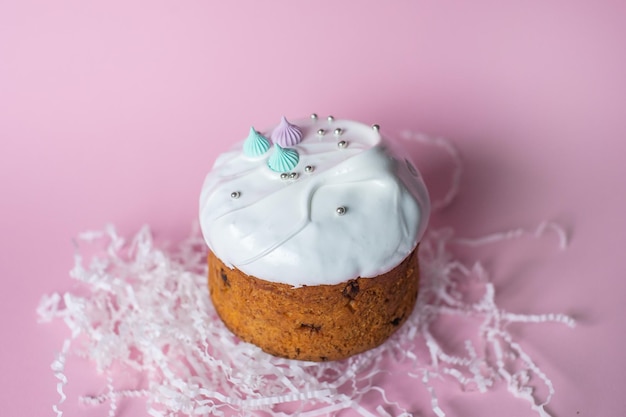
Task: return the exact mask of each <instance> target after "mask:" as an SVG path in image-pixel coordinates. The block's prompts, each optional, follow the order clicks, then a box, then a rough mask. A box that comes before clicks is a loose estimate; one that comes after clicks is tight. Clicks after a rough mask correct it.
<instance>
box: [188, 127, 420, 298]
mask: <svg viewBox="0 0 626 417" xmlns="http://www.w3.org/2000/svg"><path fill="white" fill-rule="evenodd" d="M270 139H271V140H270ZM272 142H273V144H272ZM396 146H397V145H396ZM429 212H430V203H429V198H428V193H427V191H426V187H425V185H424V182H423V181H422V179H421V177H420V175H419V172H418V171H417V169H416V168H415V166H414V165H413V164H412V162H411V161H410V160H409V159H407V158H406V156H405V155H404V154H403V153H401V151H399V150H397V149H395V146H394V145H393V144H392V143H391V142H389V141H388V140H387V139H386V138H384V137H383V136H382V135H381V134H380V131H379V128H378V126H377V125H374V126H372V127H370V126H367V125H364V124H362V123H359V122H354V121H350V120H336V119H334V118H333V117H332V116H329V117H328V118H324V119H322V118H318V117H317V116H316V115H312V116H311V118H310V119H304V120H298V121H295V122H293V123H292V122H290V121H288V120H287V119H285V118H284V117H283V119H282V120H281V122H280V124H278V125H277V126H276V127H274V128H273V129H269V130H267V131H257V130H256V129H254V127H252V128H250V132H249V135H248V137H247V138H246V139H245V140H244V141H243V142H241V143H239V144H237V145H236V146H235V147H234V148H233V149H232V150H231V151H229V152H226V153H224V154H222V155H220V156H219V157H218V159H217V160H216V162H215V165H214V167H213V170H212V171H211V172H210V173H209V174H208V176H207V177H206V180H205V182H204V186H203V188H202V193H201V196H200V225H201V228H202V233H203V235H204V238H205V240H206V242H207V244H208V245H209V248H210V249H211V251H213V252H214V253H215V255H216V256H217V257H219V258H220V259H221V260H222V261H223V262H224V263H225V264H226V265H228V266H230V267H236V268H238V269H239V270H241V271H243V272H245V273H246V274H248V275H253V276H255V277H257V278H261V279H264V280H267V281H271V282H278V283H285V284H289V285H293V286H295V287H299V286H303V285H322V284H328V285H333V284H338V283H341V282H344V281H347V280H350V279H353V278H357V277H363V278H369V277H375V276H377V275H380V274H382V273H385V272H388V271H390V270H391V269H393V268H394V267H396V266H397V265H398V264H399V263H400V262H402V260H404V258H406V256H408V255H409V254H410V253H411V251H412V250H413V249H414V248H415V246H416V245H417V243H418V242H419V240H420V239H421V237H422V235H423V232H424V229H425V228H426V224H427V221H428V217H429Z"/></svg>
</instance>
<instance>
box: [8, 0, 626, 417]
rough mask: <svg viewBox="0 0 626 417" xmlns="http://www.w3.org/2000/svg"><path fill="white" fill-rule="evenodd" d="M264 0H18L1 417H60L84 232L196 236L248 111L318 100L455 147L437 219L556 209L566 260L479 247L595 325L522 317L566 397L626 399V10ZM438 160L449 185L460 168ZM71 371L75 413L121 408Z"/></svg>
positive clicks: (471, 220)
mask: <svg viewBox="0 0 626 417" xmlns="http://www.w3.org/2000/svg"><path fill="white" fill-rule="evenodd" d="M264 4H265V6H261V5H260V2H255V1H232V2H210V1H207V0H203V1H178V2H174V1H156V0H152V1H145V2H139V1H134V2H128V1H124V2H116V1H101V2H88V1H80V0H76V1H54V2H52V1H30V0H22V1H13V2H8V1H4V2H0V193H1V197H0V212H1V214H2V216H1V217H0V233H1V234H0V236H1V237H0V276H1V277H2V278H1V279H2V282H3V290H2V291H1V292H0V324H1V326H2V327H1V331H2V333H1V334H2V340H3V341H2V343H0V359H1V361H0V398H1V399H2V406H1V407H0V414H2V415H3V416H17V415H20V416H35V415H39V416H44V415H52V411H51V405H52V404H54V403H56V401H57V399H58V396H57V394H56V387H55V383H56V380H55V379H54V377H53V375H52V372H51V371H50V362H51V361H52V359H53V358H54V355H55V353H56V352H57V351H58V350H59V349H60V346H61V341H62V340H63V338H64V337H66V336H67V335H68V331H67V329H66V328H65V327H64V326H63V325H62V324H61V323H56V324H52V325H38V324H37V323H36V314H35V308H36V306H37V304H38V302H39V300H40V297H41V296H42V294H43V293H49V292H52V291H65V290H69V289H71V288H73V287H74V285H75V284H74V282H73V281H71V280H70V279H69V277H68V274H67V273H68V270H69V269H70V267H71V265H72V261H73V259H72V256H73V246H72V242H71V239H72V238H73V237H74V236H76V235H77V234H78V233H79V232H81V231H84V230H89V229H97V228H101V227H102V226H103V225H104V224H105V223H107V222H112V223H114V224H115V225H116V226H117V227H118V229H119V230H120V232H121V233H123V234H130V233H134V232H136V231H137V230H138V229H139V228H140V227H141V226H142V225H143V224H149V225H151V226H152V228H153V229H154V231H155V233H156V235H157V236H158V237H160V238H165V239H169V240H173V241H176V240H179V239H181V238H182V237H184V236H186V235H187V234H188V232H189V230H190V225H191V223H192V221H193V220H194V219H195V217H196V211H197V197H198V193H199V188H200V186H201V183H202V180H203V178H204V175H205V173H206V172H207V171H208V169H209V168H210V166H211V164H212V162H213V160H214V158H215V157H216V155H217V154H218V153H219V152H221V151H222V150H225V149H226V148H227V147H229V146H230V144H232V142H234V141H235V140H239V139H242V138H244V137H245V135H246V134H247V130H248V128H249V126H250V124H254V125H255V126H267V125H270V124H273V123H275V122H277V121H278V118H279V116H280V115H282V114H285V115H287V116H288V117H294V118H295V117H300V116H306V115H308V114H309V113H311V112H317V113H319V114H320V115H327V114H333V115H335V116H338V117H345V118H355V119H359V120H362V121H364V122H367V123H379V124H380V125H382V126H383V129H384V130H385V131H386V132H390V133H397V132H400V131H402V130H404V129H412V130H419V131H422V132H425V133H427V134H429V135H433V136H443V137H446V138H449V139H450V140H452V141H453V142H454V143H455V144H456V145H457V146H458V148H459V150H460V152H461V154H462V157H463V160H464V164H465V176H464V178H463V182H462V191H461V194H460V195H459V199H458V200H457V201H456V203H455V204H454V205H453V206H452V207H450V208H449V210H447V211H446V212H445V213H444V214H443V215H441V216H440V217H438V218H437V219H436V220H435V222H436V223H437V225H453V226H454V227H455V228H456V229H457V230H458V231H459V233H460V234H461V235H463V236H477V235H481V234H485V233H491V232H496V231H501V230H506V229H509V228H515V227H518V226H526V227H534V226H535V225H536V224H538V223H539V222H540V221H541V220H544V219H549V220H555V221H558V222H560V223H562V224H563V225H564V226H565V227H566V228H567V229H568V231H569V232H570V233H571V237H572V244H571V246H570V248H569V250H568V251H566V252H559V251H558V250H556V245H555V241H556V238H553V240H554V241H550V239H551V238H550V237H546V238H545V239H542V240H540V241H535V242H529V241H527V242H526V243H524V242H520V243H519V244H514V245H511V246H507V247H506V248H504V249H501V250H498V252H497V253H490V252H489V250H485V251H484V252H483V255H484V256H483V259H486V262H487V265H488V266H489V267H490V268H491V269H492V270H493V271H495V272H496V273H497V274H495V275H494V280H495V281H496V285H497V289H498V291H499V293H498V298H497V299H498V302H499V303H500V305H501V306H502V307H503V308H505V309H507V310H509V311H513V312H520V313H544V312H562V313H568V314H572V315H574V316H575V317H576V318H577V320H578V321H579V324H578V326H577V327H576V328H575V329H573V330H571V329H568V328H566V327H565V326H561V325H556V324H554V325H551V324H549V325H537V326H528V325H527V326H519V327H517V328H514V329H513V331H514V334H515V335H516V337H517V339H518V340H519V341H520V343H521V344H522V345H523V347H524V348H525V349H527V351H528V352H529V353H530V354H531V355H532V356H533V358H535V359H536V361H537V363H538V364H539V365H540V366H541V368H542V369H544V370H545V371H546V373H547V374H548V375H549V376H550V377H551V378H552V380H553V382H554V385H555V388H556V396H555V397H554V400H553V402H552V403H551V405H550V408H549V409H550V411H551V412H552V413H553V414H554V415H555V416H557V417H578V416H580V417H585V416H589V417H591V416H594V417H597V416H616V415H623V413H624V410H625V409H626V395H624V390H625V389H626V360H625V359H624V352H623V349H624V346H625V345H626V332H625V326H624V320H625V313H626V308H625V307H624V305H623V299H624V296H625V295H626V274H625V273H626V262H625V258H626V256H625V255H624V253H623V252H624V248H626V220H625V218H626V214H625V213H626V186H625V185H624V175H626V167H625V162H624V161H625V157H624V155H623V154H624V152H626V146H625V145H624V143H625V140H626V75H625V74H626V43H625V39H626V3H624V2H620V1H593V2H592V1H588V2H583V1H545V0H543V1H512V2H501V1H495V0H494V1H482V0H479V1H472V2H454V3H453V2H446V1H432V2H426V1H396V2H393V4H392V3H391V2H386V3H384V2H374V1H345V2H334V1H330V0H318V1H315V2H290V1H274V2H270V3H264ZM420 159H421V161H422V164H423V165H422V170H423V173H424V176H425V177H426V179H427V180H430V181H431V187H432V189H433V193H436V192H437V191H438V190H440V189H442V186H441V185H439V183H441V182H442V181H441V178H443V177H439V176H438V174H439V173H441V172H443V173H444V174H445V173H446V172H447V171H446V170H445V169H443V168H441V167H440V166H438V162H437V159H436V158H434V157H433V158H430V157H428V155H426V156H425V155H420ZM438 178H439V179H440V181H439V182H437V179H438ZM68 374H69V376H70V378H71V379H70V384H69V385H68V387H67V392H68V394H69V395H70V398H69V399H68V401H67V402H66V403H65V404H64V408H65V410H66V412H67V413H66V415H67V416H104V415H106V412H107V410H106V408H105V407H95V408H90V407H85V406H81V405H79V404H77V402H76V396H78V395H81V394H86V393H97V392H99V390H101V389H102V387H103V382H102V381H101V380H100V379H99V378H98V377H97V376H96V374H95V370H94V368H93V366H92V365H91V364H89V363H87V362H82V361H81V360H79V359H76V360H75V361H74V362H73V365H70V368H69V369H68ZM404 389H405V390H406V389H410V387H404ZM440 396H441V403H442V406H443V407H444V408H445V409H447V410H449V411H450V415H453V416H454V415H461V413H462V414H463V415H466V416H485V415H496V414H497V413H501V411H502V410H503V408H504V407H507V410H508V411H507V412H506V415H509V416H529V415H533V414H532V413H531V412H530V410H529V407H528V405H527V404H526V403H525V402H522V401H521V400H516V399H513V398H511V397H509V396H508V395H507V394H506V393H505V392H503V390H499V391H496V392H495V393H490V394H486V395H480V394H471V393H460V392H459V391H458V390H457V389H455V388H454V387H452V386H451V387H447V388H446V387H444V388H443V390H442V391H441V392H440ZM407 398H411V397H410V396H408V397H407ZM143 407H144V405H143V403H142V402H141V401H125V402H124V403H123V404H122V408H121V410H120V415H121V416H130V415H133V416H135V415H143V414H142V412H141V410H143ZM428 409H429V408H428V404H427V403H425V402H422V403H420V404H419V405H418V406H417V411H420V410H422V411H423V410H428ZM461 410H464V411H461ZM426 415H431V414H429V413H426ZM500 415H502V414H500Z"/></svg>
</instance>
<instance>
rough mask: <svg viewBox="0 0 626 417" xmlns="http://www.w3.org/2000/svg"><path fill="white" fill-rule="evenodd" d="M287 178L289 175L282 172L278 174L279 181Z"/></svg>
mask: <svg viewBox="0 0 626 417" xmlns="http://www.w3.org/2000/svg"><path fill="white" fill-rule="evenodd" d="M287 178H289V174H287V173H286V172H283V173H282V174H280V179H281V180H286V179H287Z"/></svg>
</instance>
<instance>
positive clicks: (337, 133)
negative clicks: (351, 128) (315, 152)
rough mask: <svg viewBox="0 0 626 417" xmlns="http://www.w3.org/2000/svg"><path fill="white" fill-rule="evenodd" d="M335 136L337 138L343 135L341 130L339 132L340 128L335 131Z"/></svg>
mask: <svg viewBox="0 0 626 417" xmlns="http://www.w3.org/2000/svg"><path fill="white" fill-rule="evenodd" d="M334 133H335V136H339V135H341V134H342V133H343V130H341V129H340V128H337V129H335V132H334Z"/></svg>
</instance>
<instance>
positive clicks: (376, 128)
mask: <svg viewBox="0 0 626 417" xmlns="http://www.w3.org/2000/svg"><path fill="white" fill-rule="evenodd" d="M372 129H374V130H375V131H377V132H378V131H379V130H380V126H378V125H372Z"/></svg>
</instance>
